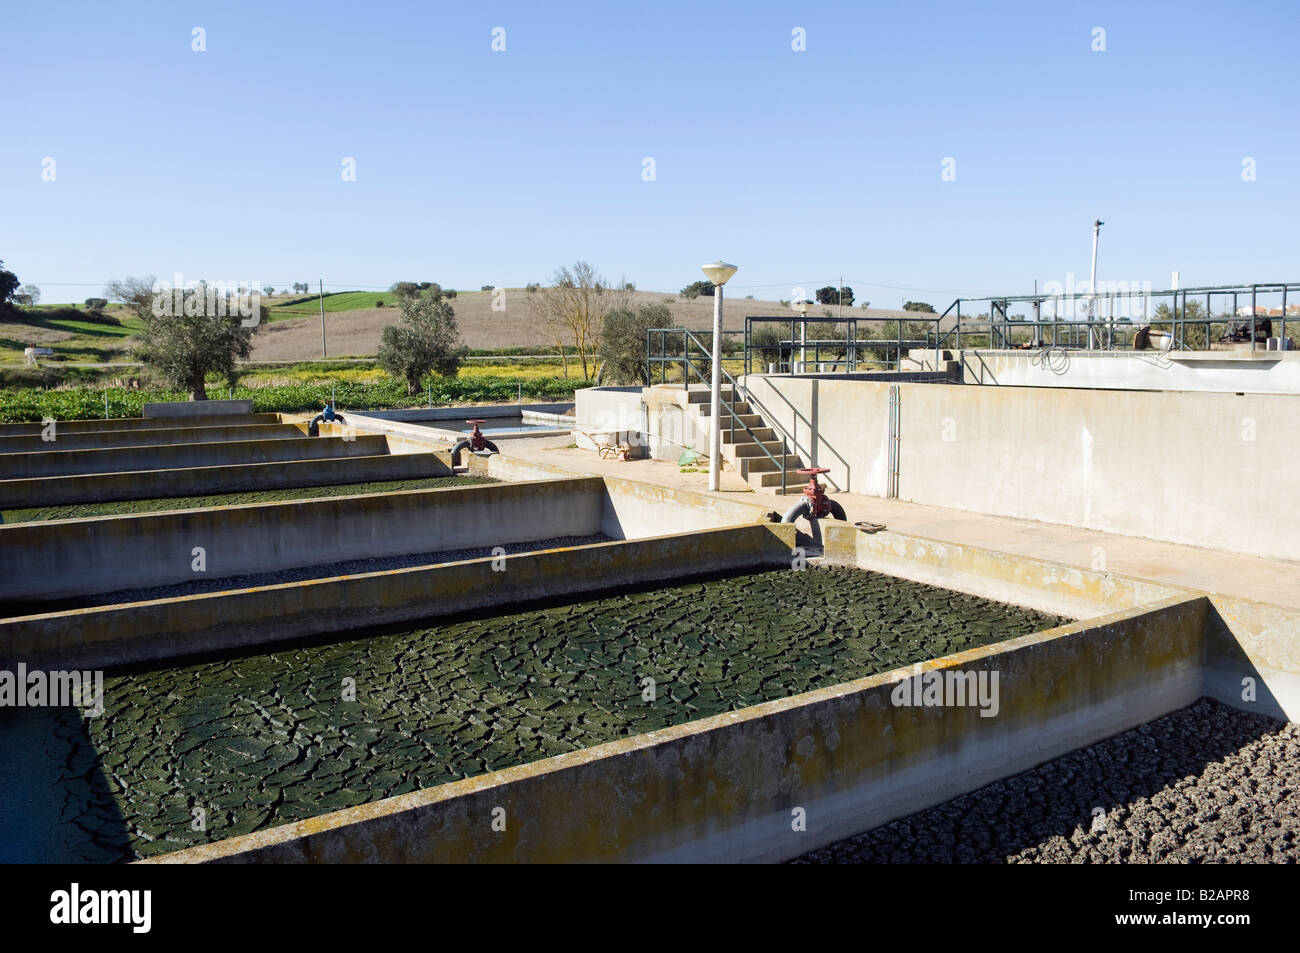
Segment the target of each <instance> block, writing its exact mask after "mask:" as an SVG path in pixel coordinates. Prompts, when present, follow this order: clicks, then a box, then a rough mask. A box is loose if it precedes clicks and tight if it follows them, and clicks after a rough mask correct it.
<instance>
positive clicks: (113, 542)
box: [0, 477, 604, 603]
mask: <svg viewBox="0 0 1300 953" xmlns="http://www.w3.org/2000/svg"><path fill="white" fill-rule="evenodd" d="M603 498H604V484H603V483H602V482H601V481H600V479H599V478H596V477H588V478H574V479H568V480H552V481H538V482H534V483H501V484H491V485H487V486H472V487H463V488H453V489H436V490H406V491H402V492H398V493H377V494H369V495H363V496H340V497H330V498H324V499H315V500H298V501H292V502H285V503H258V504H252V505H248V506H221V507H213V508H210V509H191V510H177V511H172V512H167V513H150V514H142V515H138V516H101V517H95V518H91V519H84V520H61V521H53V522H48V523H15V524H13V525H11V526H0V600H6V601H10V602H14V603H18V602H25V601H38V600H47V599H58V598H67V597H71V596H82V595H88V594H91V593H105V592H115V591H118V590H124V589H134V588H142V587H153V586H165V585H172V584H176V583H184V582H192V581H194V580H195V579H196V578H202V579H220V578H225V577H229V576H236V575H244V574H248V573H260V572H275V571H279V570H284V569H292V568H295V567H299V566H323V565H328V564H329V563H333V562H340V561H344V560H350V559H364V558H374V557H382V556H394V555H401V554H405V553H423V552H435V551H440V550H454V549H463V548H467V547H480V546H496V545H500V544H506V543H514V542H524V541H529V540H537V539H549V538H552V537H556V536H568V535H588V534H593V533H596V532H598V531H599V530H600V524H601V513H602V501H603ZM196 549H201V550H202V554H201V555H202V559H203V569H202V570H201V571H196V570H195V568H194V565H195V559H196V557H198V556H199V555H200V554H199V553H198V552H196Z"/></svg>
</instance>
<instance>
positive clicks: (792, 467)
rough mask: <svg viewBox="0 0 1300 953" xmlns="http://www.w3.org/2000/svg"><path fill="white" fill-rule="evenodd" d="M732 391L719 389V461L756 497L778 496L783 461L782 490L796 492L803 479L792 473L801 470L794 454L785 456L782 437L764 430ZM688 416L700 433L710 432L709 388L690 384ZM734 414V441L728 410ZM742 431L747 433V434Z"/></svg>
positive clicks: (764, 425)
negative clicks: (720, 454) (738, 476)
mask: <svg viewBox="0 0 1300 953" xmlns="http://www.w3.org/2000/svg"><path fill="white" fill-rule="evenodd" d="M735 398H736V395H735V390H734V388H733V387H732V385H731V384H723V385H722V413H721V416H720V421H719V422H720V424H721V428H722V459H723V460H724V461H726V462H727V463H729V464H731V466H732V467H733V468H734V469H735V470H736V472H737V473H739V474H740V476H741V478H742V479H744V481H745V482H746V483H748V484H749V485H750V486H751V487H753V488H754V490H755V491H757V492H759V493H774V494H780V493H781V491H782V490H781V476H782V474H781V462H782V460H784V462H785V467H786V472H785V489H786V490H795V491H797V490H798V489H799V488H800V487H801V486H802V485H803V483H804V479H803V477H801V476H799V474H797V473H795V471H796V470H798V469H799V468H800V467H802V466H804V463H803V461H802V460H801V459H800V458H799V455H798V454H796V453H790V452H785V453H784V454H783V450H784V451H788V450H789V449H790V447H789V445H788V444H787V445H786V446H784V447H783V446H782V443H781V437H780V435H778V434H777V432H776V431H775V430H773V429H772V428H771V427H769V426H767V422H766V421H765V420H763V417H762V415H760V414H757V413H755V412H754V409H753V407H751V406H750V404H749V402H748V401H745V400H736V399H735ZM686 400H687V406H688V408H689V413H690V414H691V415H692V416H693V417H694V418H695V419H694V423H695V426H696V428H697V430H698V432H700V433H705V434H707V433H708V432H709V424H710V420H709V388H708V386H707V385H705V384H692V385H691V386H690V387H689V388H688V389H687V394H686ZM729 407H730V408H731V409H732V410H734V411H735V412H736V418H735V433H734V439H733V433H732V417H731V414H729V413H728V412H727V408H729ZM745 427H748V428H749V429H748V430H746V429H745Z"/></svg>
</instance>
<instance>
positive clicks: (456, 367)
mask: <svg viewBox="0 0 1300 953" xmlns="http://www.w3.org/2000/svg"><path fill="white" fill-rule="evenodd" d="M397 306H398V308H399V309H400V310H401V318H400V319H399V320H398V322H397V323H396V324H390V325H388V326H387V327H386V328H384V333H383V338H382V339H381V342H380V345H379V355H378V356H379V366H380V367H382V368H383V369H384V370H386V371H387V372H388V373H389V374H391V375H393V376H394V377H399V378H402V379H403V380H405V381H406V393H407V394H408V395H410V394H414V393H415V392H416V391H417V390H418V389H419V387H420V382H421V381H422V380H423V379H424V376H425V375H426V374H429V373H434V374H439V375H441V376H443V377H455V376H456V374H457V372H459V371H460V365H461V362H462V361H463V360H464V359H465V355H466V354H468V353H469V350H468V348H466V347H464V345H462V344H461V341H460V332H459V330H457V328H456V312H455V309H454V308H452V306H451V304H450V302H448V301H447V299H446V297H445V296H444V294H443V291H442V289H441V288H439V287H438V286H437V285H431V286H430V287H428V288H424V289H422V290H419V291H415V292H408V293H405V294H402V293H399V294H398V298H397Z"/></svg>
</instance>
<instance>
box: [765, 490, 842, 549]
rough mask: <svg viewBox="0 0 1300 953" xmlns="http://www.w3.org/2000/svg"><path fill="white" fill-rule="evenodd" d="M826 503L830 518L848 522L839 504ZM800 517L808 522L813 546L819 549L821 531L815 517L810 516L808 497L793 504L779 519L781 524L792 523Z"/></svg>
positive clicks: (810, 508) (830, 501) (828, 501)
mask: <svg viewBox="0 0 1300 953" xmlns="http://www.w3.org/2000/svg"><path fill="white" fill-rule="evenodd" d="M826 502H827V503H829V504H830V509H831V516H833V517H834V518H835V519H837V520H840V521H841V522H847V521H848V517H847V516H846V515H845V513H844V507H842V506H840V504H838V503H836V502H835V501H834V500H827V501H826ZM801 516H802V517H805V518H806V519H807V520H808V525H809V527H811V533H812V541H813V545H814V546H816V547H817V548H818V549H820V548H821V545H822V530H821V526H820V525H819V523H818V519H817V517H816V516H813V515H812V507H811V503H810V501H809V499H808V497H806V496H805V497H804V498H803V499H801V500H800V501H799V502H798V503H796V504H794V506H792V507H790V508H789V509H788V510H786V512H785V516H784V517H782V518H781V522H782V523H793V522H794V521H795V520H797V519H799V517H801Z"/></svg>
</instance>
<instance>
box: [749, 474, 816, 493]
mask: <svg viewBox="0 0 1300 953" xmlns="http://www.w3.org/2000/svg"><path fill="white" fill-rule="evenodd" d="M746 480H747V481H748V483H749V485H750V486H752V487H754V489H756V490H758V489H761V490H764V491H765V492H768V493H780V492H781V471H780V470H777V471H776V472H774V473H755V474H753V475H752V476H749V477H747V478H746ZM805 482H806V481H805V480H804V478H803V477H801V476H800V475H799V474H797V473H793V472H789V473H787V474H786V481H785V489H786V492H787V493H789V492H791V491H793V490H797V489H799V487H801V486H803V485H804V483H805Z"/></svg>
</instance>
